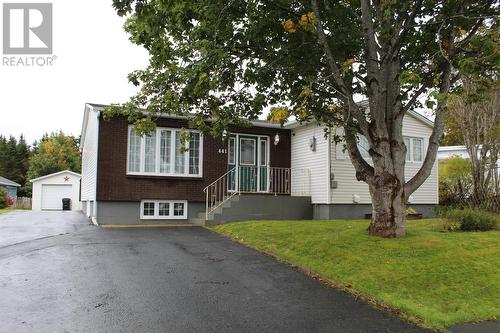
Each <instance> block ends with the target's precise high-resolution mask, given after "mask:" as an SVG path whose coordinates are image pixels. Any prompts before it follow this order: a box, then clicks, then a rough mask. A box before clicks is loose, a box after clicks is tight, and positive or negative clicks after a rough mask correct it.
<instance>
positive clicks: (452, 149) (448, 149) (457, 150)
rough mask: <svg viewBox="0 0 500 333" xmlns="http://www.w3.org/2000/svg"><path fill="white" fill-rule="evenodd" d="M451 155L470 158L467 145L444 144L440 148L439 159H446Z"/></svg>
mask: <svg viewBox="0 0 500 333" xmlns="http://www.w3.org/2000/svg"><path fill="white" fill-rule="evenodd" d="M450 157H461V158H469V153H468V152H467V148H465V146H442V147H439V149H438V154H437V159H438V160H444V159H447V158H450Z"/></svg>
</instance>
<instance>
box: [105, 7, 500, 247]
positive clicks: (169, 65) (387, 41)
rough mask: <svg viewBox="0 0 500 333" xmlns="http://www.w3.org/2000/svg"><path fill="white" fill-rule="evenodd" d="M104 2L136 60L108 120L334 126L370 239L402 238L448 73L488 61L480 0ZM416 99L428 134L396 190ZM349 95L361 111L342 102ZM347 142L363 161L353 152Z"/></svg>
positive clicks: (429, 157)
mask: <svg viewBox="0 0 500 333" xmlns="http://www.w3.org/2000/svg"><path fill="white" fill-rule="evenodd" d="M113 4H114V7H115V8H116V10H117V12H118V14H119V15H122V16H126V17H127V23H126V25H125V29H126V31H127V32H128V33H129V34H130V38H131V40H132V41H133V42H134V43H136V44H138V45H142V46H144V47H145V48H146V49H147V50H148V51H149V54H150V64H149V66H148V67H147V68H146V69H143V70H137V71H135V72H133V73H131V74H130V75H129V80H130V82H132V83H133V84H134V85H136V86H140V92H139V93H138V94H137V95H136V96H134V97H132V98H131V100H130V101H129V102H128V103H125V104H124V105H120V106H113V107H111V108H109V109H108V110H107V116H108V117H110V116H113V115H114V114H124V115H126V116H128V118H129V120H130V121H131V122H134V123H135V124H136V127H137V130H138V131H139V132H148V131H149V130H151V128H152V127H153V126H154V124H153V119H154V117H156V116H157V114H158V113H163V112H167V113H170V114H176V115H184V116H188V117H189V118H190V120H191V123H190V125H191V126H194V127H197V128H199V129H202V130H203V131H205V132H208V133H210V134H219V135H220V134H221V133H222V131H223V129H225V128H226V127H228V125H230V124H234V123H236V124H238V123H240V122H241V119H242V118H244V119H255V118H256V117H258V116H259V115H260V114H261V113H262V112H263V111H265V110H267V109H272V110H273V112H271V118H272V119H274V120H277V121H283V120H284V119H286V118H287V117H288V116H291V115H293V116H295V117H296V118H298V119H299V121H306V120H311V119H315V120H317V121H318V122H320V123H323V124H326V125H328V126H342V127H343V128H344V129H345V131H344V133H345V135H344V138H343V139H344V140H345V144H346V148H347V151H348V152H349V156H350V158H351V162H352V163H353V166H354V168H355V169H356V177H357V179H358V180H362V181H365V182H366V183H367V184H368V185H369V188H370V193H371V194H372V202H373V206H374V209H373V213H374V214H373V216H374V217H373V220H372V222H373V223H372V225H371V226H370V232H371V233H372V234H378V235H382V236H388V237H394V236H399V235H402V234H404V215H405V214H404V203H405V201H406V199H407V198H408V197H409V195H410V194H411V193H413V192H414V191H415V190H416V189H417V188H418V187H419V186H420V185H421V184H422V183H423V182H424V181H425V179H426V178H427V177H428V175H429V174H430V172H431V169H432V166H433V164H434V161H435V157H436V153H437V147H438V145H439V140H440V138H441V136H442V133H443V117H444V114H445V111H446V100H447V96H448V94H449V93H450V92H451V91H452V89H453V87H454V86H455V85H456V84H457V82H458V79H459V77H460V75H461V73H466V74H471V73H478V72H483V71H486V70H489V69H491V68H492V67H495V66H498V64H499V58H500V51H499V44H498V41H499V35H498V19H497V17H496V14H497V13H498V7H499V5H498V3H497V2H496V1H493V0H486V1H485V0H475V1H474V0H460V1H459V0H447V1H435V0H413V1H379V0H372V1H370V0H349V1H321V0H319V1H318V0H310V1H305V0H302V1H300V0H276V1H259V0H233V1H225V0H224V1H222V0H189V1H187V0H181V1H171V0H151V1H144V0H114V1H113ZM423 95H427V96H429V98H428V99H427V101H426V102H425V104H426V106H427V107H430V108H433V109H434V110H435V119H436V122H435V124H436V126H435V128H434V131H433V134H432V136H431V138H430V141H429V145H428V152H427V154H426V157H425V160H424V163H423V165H422V168H421V169H420V171H419V172H418V173H417V174H416V175H415V176H414V177H413V178H412V179H410V180H409V181H408V182H406V181H405V177H404V163H405V159H404V156H405V152H406V147H405V146H404V141H403V137H402V119H403V117H404V115H405V114H406V112H408V110H410V109H413V108H415V107H417V106H420V102H419V101H420V97H421V96H423ZM361 98H364V99H367V100H368V102H369V109H368V110H365V109H363V108H362V107H360V106H359V105H358V104H357V103H356V102H355V101H356V100H359V99H361ZM142 108H145V109H146V111H147V112H146V113H143V112H141V110H140V109H142ZM284 111H286V112H284ZM276 112H278V114H276ZM208 119H211V121H210V122H207V120H208ZM358 134H362V135H364V136H365V137H366V138H367V141H368V144H369V147H370V149H369V154H370V157H371V160H372V164H370V163H368V162H367V161H366V160H365V159H363V157H362V156H361V154H360V152H359V150H358V148H357V138H358Z"/></svg>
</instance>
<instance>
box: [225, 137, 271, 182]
mask: <svg viewBox="0 0 500 333" xmlns="http://www.w3.org/2000/svg"><path fill="white" fill-rule="evenodd" d="M268 145H269V138H268V137H264V136H250V135H244V134H236V135H235V136H232V137H230V138H229V142H228V171H229V175H228V185H227V187H228V190H229V191H235V190H236V189H238V190H239V191H241V192H267V191H268V179H269V163H268V162H269V157H268V154H269V146H268Z"/></svg>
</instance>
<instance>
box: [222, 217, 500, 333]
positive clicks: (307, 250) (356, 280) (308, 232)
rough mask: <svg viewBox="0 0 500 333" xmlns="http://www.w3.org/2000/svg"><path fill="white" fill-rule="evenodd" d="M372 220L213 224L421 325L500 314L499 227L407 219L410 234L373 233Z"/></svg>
mask: <svg viewBox="0 0 500 333" xmlns="http://www.w3.org/2000/svg"><path fill="white" fill-rule="evenodd" d="M368 223H369V222H368V221H365V220H335V221H258V222H252V221H249V222H239V223H232V224H226V225H219V226H214V227H212V229H213V230H215V231H217V232H219V233H221V234H224V235H227V236H229V237H230V238H232V239H234V240H236V241H239V242H241V243H244V244H247V245H249V246H252V247H255V248H257V249H260V250H262V251H265V252H268V253H270V254H273V255H275V256H277V257H279V258H281V259H283V260H284V261H286V262H289V263H291V264H296V265H299V266H302V267H304V268H306V269H310V270H311V271H313V272H315V273H318V274H320V275H322V276H324V277H327V278H329V279H331V280H332V281H333V282H334V283H336V284H339V285H341V286H343V287H345V288H346V289H349V290H352V291H353V292H361V293H362V294H364V295H366V296H367V297H370V298H373V299H375V300H378V301H381V302H382V303H385V304H387V305H389V306H391V307H395V308H397V309H400V310H401V311H403V312H404V313H406V314H408V316H407V317H408V318H410V319H412V318H413V319H414V320H415V321H417V322H420V323H421V324H423V325H424V326H428V327H433V328H437V329H441V328H444V327H447V326H450V325H452V324H457V323H462V322H470V321H480V320H487V319H495V318H498V317H499V316H500V265H499V258H500V232H499V231H489V232H468V233H465V232H447V233H445V232H440V231H438V230H439V225H440V221H439V219H428V220H419V221H408V222H407V236H406V237H404V238H401V239H382V238H376V237H372V236H369V235H368V234H367V232H366V228H367V226H368Z"/></svg>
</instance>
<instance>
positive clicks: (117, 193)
mask: <svg viewBox="0 0 500 333" xmlns="http://www.w3.org/2000/svg"><path fill="white" fill-rule="evenodd" d="M156 123H157V125H158V126H160V127H171V128H181V127H187V122H186V120H183V119H174V118H160V119H158V120H157V121H156ZM231 132H232V133H245V134H258V135H267V136H269V137H270V165H271V166H272V167H285V168H289V167H290V161H291V157H290V156H291V132H290V130H286V129H277V128H266V127H250V128H234V129H231ZM276 133H279V135H280V143H279V144H278V145H277V146H275V145H274V144H273V137H274V135H275V134H276ZM127 140H128V122H127V120H126V118H124V117H115V118H113V119H112V120H110V121H104V120H103V119H102V118H101V119H100V120H99V147H98V165H97V200H98V201H136V202H137V201H140V200H143V199H165V200H188V201H190V202H205V194H204V193H203V189H204V188H205V187H206V186H207V185H209V184H210V183H212V182H213V181H214V180H216V179H217V178H219V177H220V176H221V175H223V174H224V173H225V172H227V152H226V151H227V143H226V142H223V141H222V140H221V139H220V138H213V137H209V136H205V137H204V138H203V177H202V178H185V177H175V176H168V177H167V176H131V175H127ZM220 149H222V150H223V151H224V153H221V152H220V151H219V150H220Z"/></svg>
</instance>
